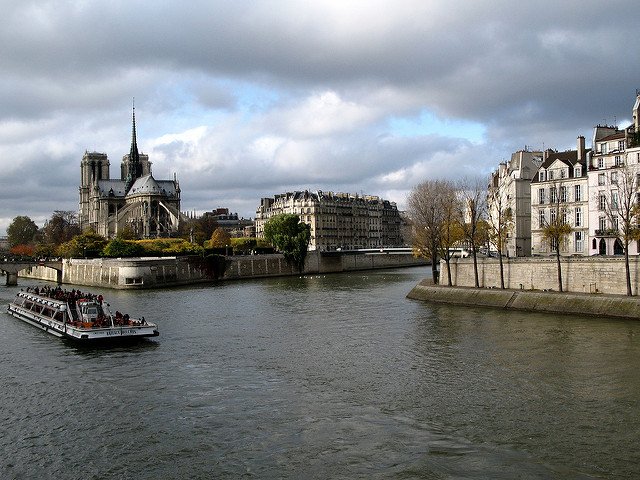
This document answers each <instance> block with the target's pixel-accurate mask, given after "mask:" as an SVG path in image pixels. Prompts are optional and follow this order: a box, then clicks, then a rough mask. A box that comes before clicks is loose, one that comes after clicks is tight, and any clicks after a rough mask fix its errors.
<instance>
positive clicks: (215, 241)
mask: <svg viewBox="0 0 640 480" xmlns="http://www.w3.org/2000/svg"><path fill="white" fill-rule="evenodd" d="M230 244H231V235H229V234H228V233H227V231H226V230H225V229H223V228H222V227H218V228H216V229H215V230H214V231H213V233H212V234H211V238H210V239H209V240H208V241H206V242H205V247H206V248H226V247H228V246H229V245H230Z"/></svg>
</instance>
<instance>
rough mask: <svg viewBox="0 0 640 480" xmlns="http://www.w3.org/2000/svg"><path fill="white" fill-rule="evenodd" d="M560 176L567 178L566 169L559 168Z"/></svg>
mask: <svg viewBox="0 0 640 480" xmlns="http://www.w3.org/2000/svg"><path fill="white" fill-rule="evenodd" d="M560 178H567V171H566V169H564V168H563V169H561V170H560Z"/></svg>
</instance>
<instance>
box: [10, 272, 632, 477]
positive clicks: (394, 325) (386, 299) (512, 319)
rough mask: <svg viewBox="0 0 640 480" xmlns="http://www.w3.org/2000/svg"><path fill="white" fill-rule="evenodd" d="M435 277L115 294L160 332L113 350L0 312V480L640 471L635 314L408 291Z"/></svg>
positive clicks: (285, 281)
mask: <svg viewBox="0 0 640 480" xmlns="http://www.w3.org/2000/svg"><path fill="white" fill-rule="evenodd" d="M429 274H430V271H429V270H427V269H426V268H422V267H421V268H412V269H402V270H389V271H378V272H360V273H352V274H336V275H326V276H307V277H301V278H277V279H266V280H256V281H242V282H229V283H222V284H219V285H215V286H198V287H191V288H179V289H170V290H154V291H113V290H109V291H107V292H106V296H107V297H108V300H109V301H110V302H111V304H112V309H115V308H117V309H119V310H121V311H127V312H129V313H131V314H133V315H135V316H141V315H144V316H145V317H146V319H147V320H153V321H157V322H158V323H159V327H160V332H161V336H160V337H158V338H157V339H153V340H149V341H144V342H143V343H141V344H139V345H133V346H123V347H117V348H110V349H96V348H80V347H77V346H74V345H73V344H71V343H67V342H66V341H63V340H60V339H57V338H55V337H52V336H50V335H48V334H46V333H44V332H42V331H40V330H38V329H36V328H34V327H32V326H29V325H27V324H25V323H23V322H21V321H19V320H18V319H16V318H14V317H11V316H9V315H7V314H6V313H2V314H1V315H0V381H1V394H0V432H1V435H0V446H1V447H0V453H1V455H0V462H2V464H1V465H0V478H3V479H11V478H15V479H32V478H56V479H105V478H116V479H159V478H190V479H191V478H194V479H200V478H202V479H208V478H233V479H235V478H300V479H328V478H339V479H343V478H345V479H346V478H398V479H411V478H426V479H476V478H487V479H513V478H518V479H544V478H554V479H594V478H598V479H601V478H611V479H613V478H615V479H618V478H637V477H638V475H640V453H639V452H638V445H639V444H640V442H639V441H640V400H639V399H640V323H638V322H632V321H621V320H610V319H606V320H605V319H596V318H583V317H577V316H576V317H573V316H559V315H541V314H529V313H516V312H507V311H501V310H493V309H481V308H478V309H474V308H463V307H449V306H439V305H433V304H428V303H423V302H419V301H413V300H408V299H406V298H405V295H406V294H407V293H408V292H409V290H410V289H411V288H412V287H413V286H414V285H415V284H416V283H417V282H418V281H419V280H420V279H421V278H423V277H427V276H429ZM19 282H20V285H19V286H18V287H4V286H2V287H0V300H1V301H2V305H3V307H2V308H5V305H6V304H7V303H8V302H9V301H10V300H11V298H12V297H13V296H14V294H15V292H16V290H18V289H19V288H24V287H26V286H28V285H36V284H37V283H36V282H35V281H32V280H25V279H20V280H19ZM68 288H71V287H70V286H69V287H68ZM79 288H82V289H83V290H87V289H88V288H87V287H79ZM92 291H94V292H95V291H96V290H92ZM103 293H104V292H103Z"/></svg>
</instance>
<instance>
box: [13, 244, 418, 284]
mask: <svg viewBox="0 0 640 480" xmlns="http://www.w3.org/2000/svg"><path fill="white" fill-rule="evenodd" d="M425 263H426V262H425V260H424V259H416V258H413V256H412V255H410V254H395V253H389V254H387V253H384V254H358V255H351V254H330V255H326V254H324V255H323V254H320V253H319V252H309V255H308V256H307V259H306V263H305V269H304V273H305V274H314V273H337V272H346V271H354V270H373V269H380V268H395V267H407V266H417V265H425ZM286 275H299V272H298V270H297V269H296V268H294V267H292V266H291V265H289V264H288V263H287V262H286V261H285V259H284V257H283V256H282V255H251V256H237V257H217V259H215V261H213V262H207V261H204V260H203V259H202V258H200V257H162V258H156V257H154V258H132V259H107V258H97V259H67V260H64V261H63V274H62V283H68V284H74V285H90V286H103V287H110V288H119V289H134V288H136V289H137V288H157V287H165V286H176V285H189V284H194V283H202V282H211V281H213V280H237V279H243V278H261V277H274V276H286ZM20 276H22V277H31V278H39V279H43V280H49V281H53V282H55V281H56V271H55V270H52V269H49V268H46V267H32V268H29V269H28V270H24V271H22V272H20Z"/></svg>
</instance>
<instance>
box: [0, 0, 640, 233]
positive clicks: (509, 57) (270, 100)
mask: <svg viewBox="0 0 640 480" xmlns="http://www.w3.org/2000/svg"><path fill="white" fill-rule="evenodd" d="M0 7H1V9H0V10H1V11H2V16H0V167H1V170H0V205H1V206H0V235H3V234H4V233H5V230H6V227H7V226H8V225H9V223H10V222H11V221H12V219H13V218H14V217H15V216H17V215H27V216H29V217H30V218H32V219H33V220H34V221H35V222H36V223H37V224H38V225H40V226H42V225H43V224H44V222H45V220H47V219H48V218H50V217H51V215H52V213H53V212H54V211H55V210H76V211H77V208H78V199H79V197H78V186H79V182H80V161H81V159H82V156H83V154H84V152H85V151H98V152H103V153H106V154H107V155H108V157H109V160H110V163H111V176H112V178H118V177H119V169H120V162H121V160H122V156H123V155H125V154H127V153H128V152H129V147H130V143H131V113H132V103H133V99H134V98H135V112H136V126H137V132H138V136H137V140H138V147H139V149H140V150H141V152H143V153H146V154H148V155H149V157H150V161H151V162H152V169H153V175H154V177H155V178H156V179H159V180H162V179H172V178H173V176H174V174H175V175H176V176H177V179H178V181H179V182H180V188H181V190H182V197H181V198H182V210H183V211H186V212H196V213H198V214H200V213H202V212H204V211H210V210H213V209H215V208H218V207H227V208H229V209H230V211H231V212H236V213H238V214H239V215H240V216H242V217H245V218H249V217H251V218H253V217H254V216H255V211H256V207H257V206H258V205H259V204H260V199H261V198H262V197H270V196H273V195H276V194H279V193H284V192H287V191H294V190H314V191H315V190H323V191H332V192H349V193H358V194H360V193H364V194H368V195H377V196H380V197H382V198H384V199H388V200H391V201H394V202H396V203H397V205H398V208H400V209H404V208H405V206H406V198H407V195H408V193H409V192H410V191H411V189H412V188H413V187H414V186H415V185H417V184H418V183H420V182H422V181H424V180H427V179H440V178H444V179H452V180H456V179H460V178H463V177H466V178H469V177H474V176H486V175H488V174H489V173H490V172H491V171H492V170H493V169H495V168H496V167H497V165H498V164H499V163H500V162H501V161H504V160H507V159H508V158H510V156H511V153H512V152H515V151H517V150H520V149H523V148H529V149H543V148H555V149H557V150H566V149H570V148H575V145H576V137H577V136H579V135H584V136H585V137H586V138H587V144H588V145H589V144H590V138H591V132H592V129H593V126H594V125H596V124H602V123H607V124H617V125H619V126H621V127H624V126H627V125H628V124H629V123H630V122H631V108H632V106H633V104H634V101H635V96H636V89H640V58H639V57H638V55H637V53H634V52H635V51H636V50H637V49H636V48H635V47H634V46H635V45H636V44H637V28H638V24H639V20H640V9H638V6H637V3H636V2H632V1H630V0H629V1H627V0H610V1H609V2H602V1H591V0H580V1H572V0H563V1H561V2H558V1H557V0H556V1H553V2H551V1H547V0H538V1H536V2H513V1H482V0H479V1H471V0H465V1H461V0H449V1H447V2H443V1H433V0H415V1H414V0H386V1H384V0H366V1H365V0H349V1H346V0H333V1H325V0H314V1H313V2H309V1H287V0H275V1H251V0H246V1H233V0H228V1H214V0H202V1H201V0H190V1H189V2H183V1H163V2H157V1H151V0H106V1H102V0H91V1H89V0H76V1H64V0H59V1H47V0H37V1H31V0H0Z"/></svg>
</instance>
